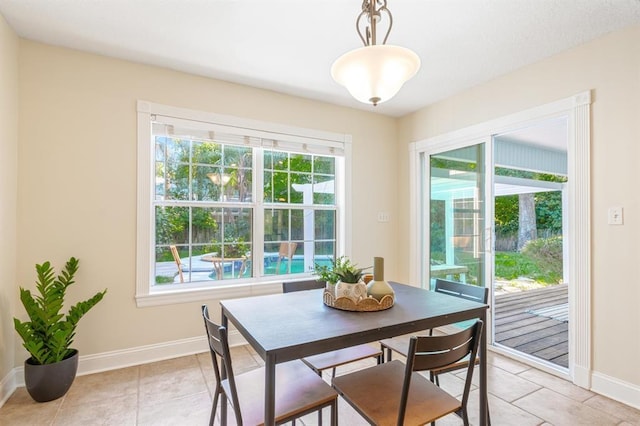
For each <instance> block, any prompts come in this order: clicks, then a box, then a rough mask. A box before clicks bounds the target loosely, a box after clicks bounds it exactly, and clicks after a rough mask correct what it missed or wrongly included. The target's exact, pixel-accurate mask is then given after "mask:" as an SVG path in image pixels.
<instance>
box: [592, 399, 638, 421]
mask: <svg viewBox="0 0 640 426" xmlns="http://www.w3.org/2000/svg"><path fill="white" fill-rule="evenodd" d="M584 404H585V405H588V406H589V407H592V408H595V409H596V410H600V411H604V412H605V413H609V414H611V415H613V416H614V417H617V418H619V419H622V420H624V421H625V422H626V423H627V424H632V425H636V426H640V410H638V409H635V408H633V407H630V406H628V405H625V404H623V403H621V402H618V401H614V400H613V399H609V398H607V397H604V396H602V395H595V396H593V398H590V399H587V400H586V401H584Z"/></svg>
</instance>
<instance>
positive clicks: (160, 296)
mask: <svg viewBox="0 0 640 426" xmlns="http://www.w3.org/2000/svg"><path fill="white" fill-rule="evenodd" d="M281 292H282V282H281V281H278V282H260V283H255V282H254V283H248V284H235V285H228V286H224V287H217V288H203V287H196V288H191V289H180V290H166V291H155V292H153V293H149V294H142V295H136V305H137V306H138V308H145V307H149V306H161V305H173V304H177V303H189V302H204V301H211V299H215V300H222V299H235V298H241V297H249V296H262V295H267V294H276V293H281Z"/></svg>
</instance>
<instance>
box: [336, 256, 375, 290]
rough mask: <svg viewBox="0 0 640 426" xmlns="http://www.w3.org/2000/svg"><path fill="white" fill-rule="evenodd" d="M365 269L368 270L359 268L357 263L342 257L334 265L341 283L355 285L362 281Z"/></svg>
mask: <svg viewBox="0 0 640 426" xmlns="http://www.w3.org/2000/svg"><path fill="white" fill-rule="evenodd" d="M365 269H368V268H358V266H357V265H356V264H355V263H351V260H349V258H347V257H346V256H341V257H339V258H337V259H336V261H335V263H334V266H333V273H334V274H336V276H337V277H338V280H339V281H342V282H343V283H352V284H355V283H357V282H359V281H360V279H361V278H362V276H363V275H364V270H365Z"/></svg>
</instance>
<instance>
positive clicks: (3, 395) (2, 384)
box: [0, 368, 16, 408]
mask: <svg viewBox="0 0 640 426" xmlns="http://www.w3.org/2000/svg"><path fill="white" fill-rule="evenodd" d="M14 371H15V368H14V369H13V370H10V371H9V372H8V373H7V375H6V376H4V377H3V378H2V380H0V408H2V406H3V405H4V403H5V402H7V399H9V397H10V396H11V395H13V392H14V391H15V390H16V379H15V373H14Z"/></svg>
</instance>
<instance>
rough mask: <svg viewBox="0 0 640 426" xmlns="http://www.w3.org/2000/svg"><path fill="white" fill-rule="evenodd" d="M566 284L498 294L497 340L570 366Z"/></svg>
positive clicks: (522, 350) (521, 350) (496, 309)
mask: <svg viewBox="0 0 640 426" xmlns="http://www.w3.org/2000/svg"><path fill="white" fill-rule="evenodd" d="M567 302H568V293H567V285H566V284H559V285H555V286H552V287H546V288H540V289H535V290H528V291H522V292H518V293H508V294H501V295H497V296H496V297H495V305H496V306H495V341H496V343H500V344H501V345H505V346H508V347H510V348H513V349H516V350H518V351H520V352H524V353H527V354H530V355H534V356H536V357H538V358H542V359H545V360H547V361H550V362H552V363H554V364H557V365H560V366H563V367H567V366H568V363H569V361H568V352H569V344H568V336H569V333H568V322H567Z"/></svg>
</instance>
